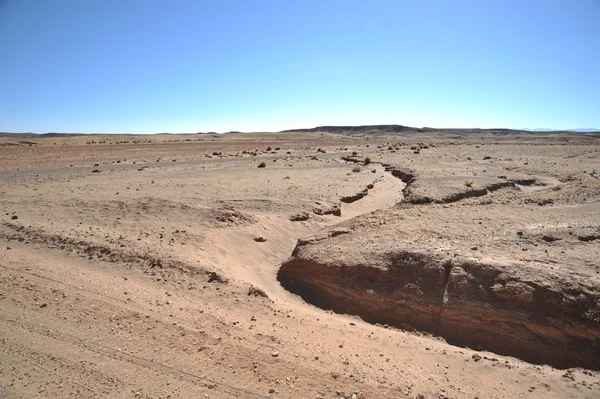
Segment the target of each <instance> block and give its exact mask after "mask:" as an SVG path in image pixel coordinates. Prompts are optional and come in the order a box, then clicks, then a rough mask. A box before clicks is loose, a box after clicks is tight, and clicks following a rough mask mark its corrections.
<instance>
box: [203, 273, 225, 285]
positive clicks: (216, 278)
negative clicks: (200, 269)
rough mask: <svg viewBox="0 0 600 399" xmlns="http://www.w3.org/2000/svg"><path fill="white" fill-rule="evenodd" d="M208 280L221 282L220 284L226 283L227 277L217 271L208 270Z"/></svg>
mask: <svg viewBox="0 0 600 399" xmlns="http://www.w3.org/2000/svg"><path fill="white" fill-rule="evenodd" d="M208 282H209V283H213V282H215V283H222V284H227V279H226V278H224V277H223V276H221V275H220V274H218V273H217V272H210V273H209V277H208Z"/></svg>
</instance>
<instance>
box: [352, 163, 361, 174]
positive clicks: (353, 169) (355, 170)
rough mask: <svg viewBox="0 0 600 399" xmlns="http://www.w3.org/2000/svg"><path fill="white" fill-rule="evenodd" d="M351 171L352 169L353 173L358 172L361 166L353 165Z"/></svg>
mask: <svg viewBox="0 0 600 399" xmlns="http://www.w3.org/2000/svg"><path fill="white" fill-rule="evenodd" d="M352 171H353V172H354V173H358V172H360V171H361V168H360V166H358V165H356V166H355V167H353V168H352Z"/></svg>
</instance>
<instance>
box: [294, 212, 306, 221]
mask: <svg viewBox="0 0 600 399" xmlns="http://www.w3.org/2000/svg"><path fill="white" fill-rule="evenodd" d="M308 218H309V216H308V213H306V212H301V213H296V214H294V215H292V216H290V221H292V222H304V221H305V220H308Z"/></svg>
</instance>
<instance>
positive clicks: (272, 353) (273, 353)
mask: <svg viewBox="0 0 600 399" xmlns="http://www.w3.org/2000/svg"><path fill="white" fill-rule="evenodd" d="M271 356H273V357H278V356H279V352H271Z"/></svg>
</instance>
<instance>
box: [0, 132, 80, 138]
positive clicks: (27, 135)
mask: <svg viewBox="0 0 600 399" xmlns="http://www.w3.org/2000/svg"><path fill="white" fill-rule="evenodd" d="M83 135H84V133H9V132H0V137H11V138H20V139H33V138H44V137H48V138H50V137H75V136H83Z"/></svg>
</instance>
